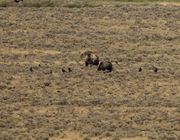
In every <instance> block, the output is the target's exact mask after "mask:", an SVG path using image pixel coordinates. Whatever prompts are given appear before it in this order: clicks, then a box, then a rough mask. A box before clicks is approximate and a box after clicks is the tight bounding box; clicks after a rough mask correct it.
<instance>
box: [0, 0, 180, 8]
mask: <svg viewBox="0 0 180 140" xmlns="http://www.w3.org/2000/svg"><path fill="white" fill-rule="evenodd" d="M126 2H128V3H151V2H152V3H156V4H157V3H167V2H168V3H171V4H172V3H180V1H179V0H24V1H23V2H20V3H18V4H17V3H15V2H14V0H0V6H1V7H8V6H25V7H54V6H62V7H68V8H81V7H97V6H103V5H111V4H117V3H126Z"/></svg>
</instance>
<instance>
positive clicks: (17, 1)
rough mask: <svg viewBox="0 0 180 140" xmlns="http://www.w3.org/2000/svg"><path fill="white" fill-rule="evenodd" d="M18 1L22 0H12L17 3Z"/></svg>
mask: <svg viewBox="0 0 180 140" xmlns="http://www.w3.org/2000/svg"><path fill="white" fill-rule="evenodd" d="M20 1H23V0H14V2H16V3H19V2H20Z"/></svg>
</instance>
